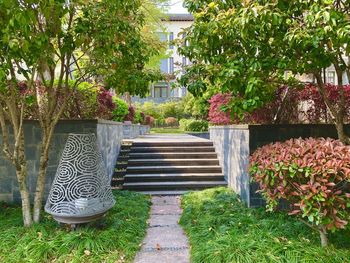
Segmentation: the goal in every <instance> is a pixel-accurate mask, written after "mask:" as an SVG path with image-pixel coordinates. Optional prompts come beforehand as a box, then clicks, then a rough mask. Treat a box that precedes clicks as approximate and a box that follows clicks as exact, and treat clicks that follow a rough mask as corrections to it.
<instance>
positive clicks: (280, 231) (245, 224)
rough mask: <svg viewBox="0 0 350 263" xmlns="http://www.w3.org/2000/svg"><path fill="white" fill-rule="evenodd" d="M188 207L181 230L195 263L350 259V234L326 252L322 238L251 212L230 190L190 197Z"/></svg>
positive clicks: (286, 220)
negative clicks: (321, 244)
mask: <svg viewBox="0 0 350 263" xmlns="http://www.w3.org/2000/svg"><path fill="white" fill-rule="evenodd" d="M182 207H183V209H184V211H183V214H182V216H181V220H180V224H181V225H182V226H183V227H184V229H185V232H186V233H187V235H188V236H189V240H190V245H191V260H192V261H191V262H194V263H221V262H240V263H251V262H257V263H260V262H270V263H272V262H274V263H280V262H286V263H287V262H288V263H289V262H309V263H319V262H324V263H338V262H347V261H348V259H349V258H350V249H349V248H350V239H349V238H348V237H349V235H350V232H349V231H347V232H343V233H336V234H330V236H329V238H330V241H331V243H332V245H331V246H330V247H329V248H326V249H322V248H321V247H320V246H319V239H318V235H317V234H316V233H315V232H312V231H310V230H309V228H308V227H307V226H305V225H304V224H303V223H302V222H300V221H298V220H295V219H294V218H291V217H288V216H286V215H285V214H283V213H274V214H271V213H266V212H265V211H264V209H252V208H247V207H245V205H243V204H242V203H241V201H240V200H239V199H238V198H237V195H235V194H234V193H233V192H232V190H229V189H226V188H216V189H210V190H205V191H201V192H194V193H190V194H187V195H185V196H184V197H183V198H182Z"/></svg>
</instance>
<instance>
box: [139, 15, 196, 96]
mask: <svg viewBox="0 0 350 263" xmlns="http://www.w3.org/2000/svg"><path fill="white" fill-rule="evenodd" d="M193 20H194V19H193V16H192V15H191V14H169V15H168V17H167V18H165V19H163V20H162V27H163V28H164V29H163V30H164V32H159V33H158V34H159V37H160V39H161V41H164V42H167V43H168V50H167V58H165V59H162V60H161V61H160V70H161V72H162V73H164V74H166V75H167V76H169V79H168V80H164V81H160V82H157V83H154V84H152V85H151V86H150V93H149V97H147V98H138V97H135V98H133V101H134V102H136V101H137V102H145V101H154V102H156V103H162V102H166V101H171V100H178V99H180V98H182V97H183V96H185V95H186V93H187V90H186V88H185V87H174V83H175V81H176V78H178V77H180V76H181V74H182V72H183V67H184V66H187V65H189V64H190V61H189V60H188V58H186V57H184V56H181V55H180V54H179V53H178V50H177V47H176V46H175V45H174V43H173V42H174V41H176V40H177V39H179V38H183V37H184V36H183V34H182V31H183V29H185V28H187V27H190V26H191V25H192V24H193Z"/></svg>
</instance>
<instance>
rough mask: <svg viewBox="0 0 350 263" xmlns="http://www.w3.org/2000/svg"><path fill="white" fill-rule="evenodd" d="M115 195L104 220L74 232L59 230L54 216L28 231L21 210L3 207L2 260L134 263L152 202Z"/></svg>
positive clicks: (128, 194)
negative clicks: (113, 203)
mask: <svg viewBox="0 0 350 263" xmlns="http://www.w3.org/2000/svg"><path fill="white" fill-rule="evenodd" d="M114 194H115V197H116V201H117V202H116V205H115V206H114V207H113V208H112V209H111V210H110V211H109V212H108V213H107V216H106V218H105V219H103V221H101V222H96V223H90V224H88V225H87V226H81V227H79V228H78V229H77V231H73V232H71V231H70V230H69V229H65V228H63V227H59V226H58V224H57V223H56V222H55V221H54V220H53V219H52V218H51V216H46V217H45V219H44V221H43V223H42V224H40V225H34V226H33V227H32V228H29V229H26V228H24V227H23V226H22V219H21V209H20V208H19V207H8V206H6V205H4V204H0V221H1V225H0V239H1V240H3V241H4V242H2V246H1V247H0V261H1V262H8V263H17V262H18V263H20V262H53V261H55V262H72V263H73V262H118V261H119V262H132V260H133V258H134V256H135V254H136V252H137V251H138V250H139V249H140V243H141V241H142V239H143V237H144V235H145V233H146V228H147V222H146V221H147V219H148V212H149V209H150V201H149V198H148V197H147V196H145V195H140V194H137V193H133V192H127V191H116V192H115V193H114ZM88 254H89V255H88Z"/></svg>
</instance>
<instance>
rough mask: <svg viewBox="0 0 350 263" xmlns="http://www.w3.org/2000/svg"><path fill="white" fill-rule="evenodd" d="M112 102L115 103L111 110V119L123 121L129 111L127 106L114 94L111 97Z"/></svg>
mask: <svg viewBox="0 0 350 263" xmlns="http://www.w3.org/2000/svg"><path fill="white" fill-rule="evenodd" d="M113 102H114V103H115V105H116V107H115V109H114V110H113V120H114V121H119V122H123V121H124V118H125V116H126V115H128V113H129V106H128V104H127V103H126V102H125V101H124V100H122V99H121V98H118V97H116V96H114V97H113Z"/></svg>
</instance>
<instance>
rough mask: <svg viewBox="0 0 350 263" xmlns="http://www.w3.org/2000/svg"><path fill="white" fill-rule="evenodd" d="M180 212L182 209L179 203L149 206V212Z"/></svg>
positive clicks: (162, 213)
mask: <svg viewBox="0 0 350 263" xmlns="http://www.w3.org/2000/svg"><path fill="white" fill-rule="evenodd" d="M181 213H182V210H181V208H180V207H179V205H152V207H151V214H157V215H177V214H181Z"/></svg>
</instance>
